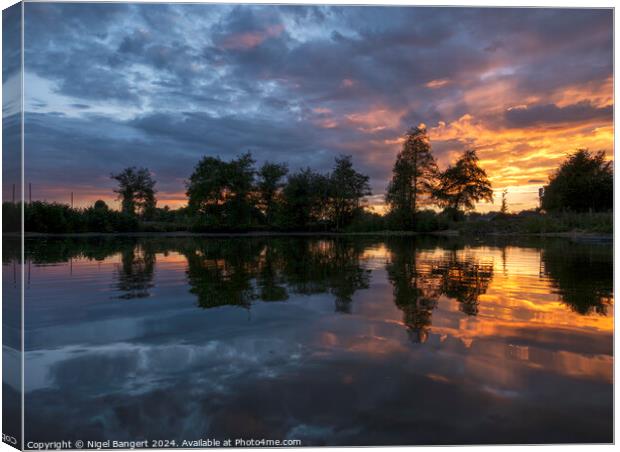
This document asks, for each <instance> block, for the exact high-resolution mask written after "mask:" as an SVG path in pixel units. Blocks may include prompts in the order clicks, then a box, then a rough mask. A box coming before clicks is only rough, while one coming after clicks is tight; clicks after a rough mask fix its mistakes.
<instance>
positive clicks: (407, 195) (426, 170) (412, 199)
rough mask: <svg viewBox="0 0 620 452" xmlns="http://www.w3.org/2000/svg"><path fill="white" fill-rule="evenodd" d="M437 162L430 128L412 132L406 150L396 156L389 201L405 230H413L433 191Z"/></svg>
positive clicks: (411, 130)
mask: <svg viewBox="0 0 620 452" xmlns="http://www.w3.org/2000/svg"><path fill="white" fill-rule="evenodd" d="M436 174H437V163H436V162H435V158H434V157H433V155H432V154H431V144H430V141H429V139H428V134H427V132H426V127H424V126H418V127H413V128H411V129H409V131H408V132H407V133H406V134H405V142H404V143H403V149H402V150H401V151H400V152H399V153H398V156H397V157H396V163H395V164H394V169H393V170H392V179H391V181H390V183H389V185H388V187H387V194H386V197H385V200H386V202H387V203H388V205H389V206H390V212H391V214H392V215H394V216H395V218H397V221H398V222H399V223H400V226H401V227H405V228H411V227H413V224H414V221H415V213H416V211H417V209H418V207H419V205H420V203H421V202H422V201H423V200H425V199H427V198H428V196H429V195H430V194H431V192H432V188H433V182H434V180H435V177H436Z"/></svg>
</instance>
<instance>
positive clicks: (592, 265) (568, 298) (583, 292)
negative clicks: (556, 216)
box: [542, 243, 613, 315]
mask: <svg viewBox="0 0 620 452" xmlns="http://www.w3.org/2000/svg"><path fill="white" fill-rule="evenodd" d="M610 254H611V248H610V247H606V246H591V245H590V246H589V245H587V244H583V243H582V244H575V243H573V244H570V245H568V244H566V243H554V244H552V245H550V246H547V247H545V248H544V249H543V250H542V262H543V265H544V272H545V274H546V275H548V276H549V277H550V279H551V281H552V282H553V287H554V289H555V292H556V293H557V294H559V295H560V297H561V298H562V301H563V302H564V303H566V305H567V306H569V307H570V308H571V309H572V310H573V311H575V312H577V313H579V314H584V315H585V314H590V313H591V312H596V313H598V314H601V315H605V314H606V313H607V308H608V307H609V305H610V304H611V300H612V297H613V273H612V272H611V271H610V269H609V264H610V261H609V259H610Z"/></svg>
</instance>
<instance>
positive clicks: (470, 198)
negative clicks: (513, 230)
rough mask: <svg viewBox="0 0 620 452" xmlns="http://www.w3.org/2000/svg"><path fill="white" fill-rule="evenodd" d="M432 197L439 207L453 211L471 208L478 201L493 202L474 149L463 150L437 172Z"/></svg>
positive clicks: (488, 185) (491, 192) (489, 187)
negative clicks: (454, 160)
mask: <svg viewBox="0 0 620 452" xmlns="http://www.w3.org/2000/svg"><path fill="white" fill-rule="evenodd" d="M433 197H434V199H435V201H436V202H437V204H438V205H439V206H440V207H444V208H448V209H450V210H452V211H453V212H454V213H456V212H458V211H459V210H460V209H464V210H471V209H473V208H474V203H476V202H479V201H487V202H493V189H492V188H491V182H490V181H489V179H488V177H487V173H486V171H484V169H482V168H480V166H479V165H478V156H477V155H476V151H474V150H468V151H465V152H464V153H463V155H462V156H461V157H460V158H459V159H458V160H457V162H456V163H455V164H454V165H451V166H449V167H448V168H447V169H446V170H445V171H443V172H441V173H440V174H439V178H438V184H437V187H436V188H435V189H434V191H433Z"/></svg>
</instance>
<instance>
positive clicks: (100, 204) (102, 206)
mask: <svg viewBox="0 0 620 452" xmlns="http://www.w3.org/2000/svg"><path fill="white" fill-rule="evenodd" d="M93 208H94V209H95V210H103V211H106V212H107V211H108V205H107V204H106V203H105V201H104V200H102V199H98V200H97V201H95V204H94V205H93Z"/></svg>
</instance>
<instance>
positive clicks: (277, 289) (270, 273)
mask: <svg viewBox="0 0 620 452" xmlns="http://www.w3.org/2000/svg"><path fill="white" fill-rule="evenodd" d="M277 258H278V256H277V251H276V250H275V249H274V247H273V246H269V245H267V246H265V248H264V252H263V259H264V260H263V263H262V265H261V268H260V271H259V274H258V286H259V288H260V299H261V300H263V301H285V300H287V299H288V291H287V289H286V287H285V286H284V278H282V275H281V274H280V271H278V262H277V261H276V260H277Z"/></svg>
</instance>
